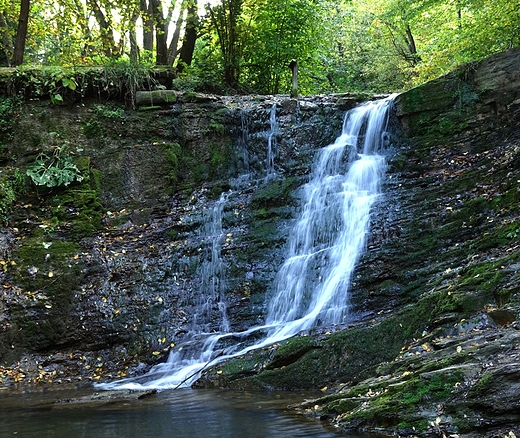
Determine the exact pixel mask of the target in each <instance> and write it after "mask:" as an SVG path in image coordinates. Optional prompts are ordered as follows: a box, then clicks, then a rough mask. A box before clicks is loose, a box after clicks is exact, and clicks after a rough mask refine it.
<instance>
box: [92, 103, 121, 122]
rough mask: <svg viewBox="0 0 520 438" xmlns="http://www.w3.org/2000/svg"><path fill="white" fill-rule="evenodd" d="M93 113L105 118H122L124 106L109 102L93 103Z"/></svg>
mask: <svg viewBox="0 0 520 438" xmlns="http://www.w3.org/2000/svg"><path fill="white" fill-rule="evenodd" d="M92 109H93V111H94V114H95V115H96V116H97V117H102V118H106V119H116V120H117V119H124V114H125V110H124V108H121V107H118V106H115V105H111V104H109V103H107V104H105V105H93V107H92Z"/></svg>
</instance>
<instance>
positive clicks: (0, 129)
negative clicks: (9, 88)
mask: <svg viewBox="0 0 520 438" xmlns="http://www.w3.org/2000/svg"><path fill="white" fill-rule="evenodd" d="M13 113H14V101H13V99H12V98H10V97H8V98H5V97H0V133H1V134H5V133H7V132H8V131H9V130H10V129H11V128H12V122H13Z"/></svg>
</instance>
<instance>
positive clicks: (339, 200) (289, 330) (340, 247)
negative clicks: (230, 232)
mask: <svg viewBox="0 0 520 438" xmlns="http://www.w3.org/2000/svg"><path fill="white" fill-rule="evenodd" d="M392 101H393V98H392V97H389V98H386V99H383V100H380V101H375V102H368V103H365V104H363V105H360V106H358V107H357V108H354V109H353V110H351V111H349V112H348V113H347V114H346V116H345V121H344V124H343V130H342V134H341V136H340V137H338V138H337V139H336V141H335V142H334V143H333V144H331V145H329V146H327V147H325V148H323V149H322V150H320V151H319V153H318V154H317V157H316V161H315V163H314V167H313V171H312V175H311V178H310V180H309V182H308V183H307V184H305V185H304V186H303V188H302V209H301V212H300V215H299V218H298V219H297V221H296V222H295V225H294V227H293V229H292V231H291V233H290V236H289V240H288V253H287V257H286V260H285V262H284V264H283V265H282V267H281V269H280V270H279V272H278V274H277V276H276V280H275V283H274V287H273V294H272V297H271V298H270V301H269V304H268V313H267V316H266V322H265V325H263V326H258V327H253V328H251V329H249V330H247V331H246V332H240V333H227V332H226V331H222V333H220V334H215V335H209V336H207V337H206V339H205V341H204V342H202V341H201V342H199V343H198V344H196V343H194V344H192V345H189V346H186V347H181V348H179V349H177V350H176V351H172V352H171V353H170V357H169V358H168V361H167V362H166V363H164V364H161V365H158V366H156V367H154V368H152V370H151V371H150V372H149V373H148V374H146V375H144V376H140V377H138V378H130V379H124V380H122V381H119V382H114V383H110V384H102V385H99V386H100V387H101V388H104V389H124V388H130V389H150V388H156V389H167V388H172V387H177V386H179V385H189V384H190V383H191V382H192V381H194V380H195V379H196V377H197V376H198V374H199V371H201V370H202V369H203V368H204V367H205V366H206V365H207V364H208V363H209V362H211V363H215V362H216V361H222V360H224V359H227V358H230V357H235V356H238V355H242V354H245V353H246V352H248V351H250V350H253V349H256V348H260V347H264V346H266V345H270V344H273V343H275V342H279V341H281V340H284V339H287V338H289V337H291V336H293V335H295V334H297V333H299V332H301V331H302V330H306V329H309V328H310V327H313V326H316V325H332V324H341V323H343V322H345V320H346V318H347V317H348V309H349V284H350V280H351V276H352V273H353V270H354V267H355V264H356V262H357V260H358V259H359V256H360V254H361V253H362V251H363V249H364V245H365V241H366V235H367V232H368V230H369V221H370V208H371V206H372V204H373V202H374V201H375V199H376V198H377V196H378V195H379V190H380V181H381V179H382V176H383V174H384V171H385V166H386V164H385V159H384V157H383V155H382V154H381V153H382V148H383V146H384V144H383V143H384V139H385V135H386V132H385V130H386V125H387V120H388V109H389V107H390V106H391V103H392ZM215 233H217V231H215ZM213 274H215V275H217V274H218V273H217V272H214V273H213ZM213 274H212V275H213ZM201 295H202V294H201ZM205 296H207V295H205ZM260 331H262V332H264V333H265V335H264V337H263V338H262V339H261V340H259V341H257V342H256V343H255V344H254V345H248V346H244V345H243V344H241V343H235V344H233V345H231V346H227V347H225V348H224V349H222V347H220V348H219V349H216V346H217V345H218V343H219V341H221V340H224V339H228V340H229V339H237V338H238V339H246V338H247V337H248V335H249V334H251V333H253V332H260ZM216 351H219V353H218V359H216V358H215V356H216V355H217V353H216Z"/></svg>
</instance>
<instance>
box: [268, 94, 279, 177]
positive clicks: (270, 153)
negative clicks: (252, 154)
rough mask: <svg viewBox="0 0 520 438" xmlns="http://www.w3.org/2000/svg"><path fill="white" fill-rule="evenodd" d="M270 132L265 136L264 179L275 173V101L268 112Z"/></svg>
mask: <svg viewBox="0 0 520 438" xmlns="http://www.w3.org/2000/svg"><path fill="white" fill-rule="evenodd" d="M269 125H270V128H271V130H270V132H269V135H268V137H267V176H266V179H267V180H270V179H273V178H274V177H275V176H276V174H275V171H274V156H275V154H276V134H277V131H278V123H277V122H276V103H274V104H273V106H272V107H271V111H270V113H269Z"/></svg>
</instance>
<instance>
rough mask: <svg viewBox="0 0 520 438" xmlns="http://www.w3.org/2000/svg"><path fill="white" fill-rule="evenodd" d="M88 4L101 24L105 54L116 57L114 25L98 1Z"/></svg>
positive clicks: (94, 0)
mask: <svg viewBox="0 0 520 438" xmlns="http://www.w3.org/2000/svg"><path fill="white" fill-rule="evenodd" d="M88 4H89V6H90V8H91V11H92V12H94V16H95V17H96V21H97V22H98V24H99V28H100V31H101V43H102V46H103V51H104V52H105V55H106V56H107V57H108V58H110V57H112V56H113V55H114V53H115V52H117V47H116V42H115V39H114V30H113V29H112V23H111V22H110V20H108V19H107V17H106V16H105V14H104V13H103V11H102V10H101V7H100V6H99V5H98V3H97V1H96V0H88Z"/></svg>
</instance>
